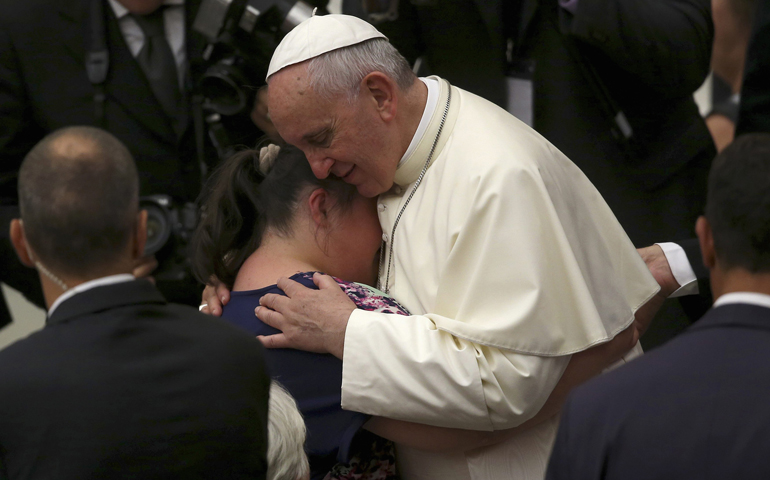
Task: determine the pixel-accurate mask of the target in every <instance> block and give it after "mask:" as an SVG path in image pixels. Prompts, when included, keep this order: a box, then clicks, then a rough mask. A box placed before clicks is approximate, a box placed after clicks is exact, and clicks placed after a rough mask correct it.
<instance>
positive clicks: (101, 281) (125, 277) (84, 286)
mask: <svg viewBox="0 0 770 480" xmlns="http://www.w3.org/2000/svg"><path fill="white" fill-rule="evenodd" d="M133 280H136V278H135V277H134V276H133V275H131V274H130V273H120V274H118V275H109V276H107V277H102V278H97V279H94V280H89V281H87V282H84V283H81V284H80V285H77V286H75V287H72V288H70V289H69V290H67V291H66V292H64V293H62V294H61V296H59V298H57V299H56V301H54V302H53V305H51V308H49V309H48V318H51V315H53V312H54V310H56V308H57V307H58V306H59V305H61V304H62V303H64V301H66V300H69V299H70V298H72V297H74V296H75V295H77V294H79V293H83V292H85V291H87V290H91V289H92V288H96V287H103V286H105V285H113V284H115V283H121V282H130V281H133Z"/></svg>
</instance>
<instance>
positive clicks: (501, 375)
mask: <svg viewBox="0 0 770 480" xmlns="http://www.w3.org/2000/svg"><path fill="white" fill-rule="evenodd" d="M431 317H432V315H413V316H410V317H405V316H402V315H391V314H383V313H375V312H367V311H364V310H356V311H354V312H353V314H352V315H351V316H350V320H349V321H348V328H347V332H346V334H345V353H344V358H345V359H355V360H354V361H345V362H343V388H342V407H343V408H345V409H346V410H354V411H359V412H364V413H368V414H371V415H378V416H383V417H388V418H396V419H400V420H408V421H412V422H418V423H425V424H429V425H436V426H441V427H453V428H465V429H470V430H500V429H504V428H511V427H515V426H517V425H519V424H521V423H523V422H524V421H526V420H528V419H529V418H531V417H533V416H534V415H535V414H536V413H537V412H538V411H539V410H540V408H541V407H542V406H543V403H545V400H546V399H547V398H548V396H549V395H550V393H551V391H552V390H553V388H554V386H555V385H556V383H557V382H558V381H559V379H560V378H561V375H562V373H564V369H565V368H567V364H568V363H569V359H570V358H571V357H570V355H565V356H559V357H540V356H534V355H523V354H518V353H515V352H511V351H507V350H500V349H498V348H495V347H488V346H484V345H478V344H474V343H472V342H469V341H467V340H464V339H461V338H457V337H454V336H452V335H451V334H449V333H447V332H444V331H441V330H438V329H437V328H436V324H435V323H434V321H433V320H432V319H431ZM484 419H486V421H484Z"/></svg>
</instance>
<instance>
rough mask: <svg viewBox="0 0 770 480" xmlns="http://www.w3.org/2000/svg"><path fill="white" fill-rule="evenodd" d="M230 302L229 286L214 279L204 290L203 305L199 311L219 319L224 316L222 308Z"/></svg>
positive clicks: (202, 295)
mask: <svg viewBox="0 0 770 480" xmlns="http://www.w3.org/2000/svg"><path fill="white" fill-rule="evenodd" d="M229 301H230V290H228V289H227V285H225V284H224V283H221V282H220V281H218V280H217V279H216V278H213V277H212V278H211V283H210V284H209V285H206V288H204V289H203V294H201V305H200V307H199V308H198V309H199V310H200V311H201V312H203V313H207V314H209V315H214V316H215V317H219V316H221V315H222V307H224V306H225V305H227V302H229Z"/></svg>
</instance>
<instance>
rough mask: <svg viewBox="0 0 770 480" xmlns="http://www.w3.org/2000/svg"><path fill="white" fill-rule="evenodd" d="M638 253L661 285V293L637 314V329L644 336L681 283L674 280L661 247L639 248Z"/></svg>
mask: <svg viewBox="0 0 770 480" xmlns="http://www.w3.org/2000/svg"><path fill="white" fill-rule="evenodd" d="M636 251H637V252H639V255H640V256H641V257H642V260H644V263H645V264H646V265H647V268H648V269H649V270H650V273H651V274H652V276H653V278H655V281H657V282H658V285H660V291H659V292H658V293H657V294H656V295H655V296H654V297H652V298H651V299H650V301H648V302H647V303H646V304H644V305H643V306H642V307H641V308H640V309H639V310H637V312H636V324H637V328H638V329H639V331H640V332H641V333H642V334H643V333H644V332H645V330H647V327H649V326H650V323H651V322H652V319H653V317H654V316H655V314H656V313H658V310H660V307H661V306H662V305H663V302H664V301H665V300H666V299H667V298H668V297H669V295H671V294H672V293H674V292H675V291H676V290H677V289H678V288H679V283H677V281H676V279H675V278H674V273H673V272H672V271H671V266H669V264H668V260H667V259H666V255H665V254H664V253H663V249H662V248H660V246H658V245H651V246H649V247H644V248H638V249H637V250H636Z"/></svg>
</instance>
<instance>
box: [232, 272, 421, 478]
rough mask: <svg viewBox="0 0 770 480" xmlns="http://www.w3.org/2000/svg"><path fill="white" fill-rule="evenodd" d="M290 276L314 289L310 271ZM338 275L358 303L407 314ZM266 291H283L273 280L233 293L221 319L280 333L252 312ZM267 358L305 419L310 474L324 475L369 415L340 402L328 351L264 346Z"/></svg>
mask: <svg viewBox="0 0 770 480" xmlns="http://www.w3.org/2000/svg"><path fill="white" fill-rule="evenodd" d="M291 279H292V280H294V281H296V282H299V283H301V284H302V285H304V286H306V287H308V288H313V289H315V288H317V287H316V286H315V284H314V283H313V272H304V273H298V274H296V275H293V276H292V277H291ZM336 280H337V281H338V283H340V286H341V287H342V288H343V290H344V291H345V292H346V293H347V294H348V296H349V297H350V298H351V300H353V302H354V303H356V305H357V307H358V308H362V309H365V310H374V311H380V312H386V313H399V314H403V315H408V312H407V311H406V309H405V308H404V307H402V306H401V305H399V304H398V303H397V302H395V300H393V299H392V298H390V297H388V296H385V295H384V294H382V293H381V292H378V291H376V290H374V289H372V288H371V287H366V286H364V285H360V284H355V283H349V282H344V281H341V280H339V279H336ZM268 293H277V294H279V295H283V291H282V290H280V289H279V288H278V287H277V286H276V285H271V286H268V287H265V288H260V289H258V290H249V291H241V292H237V291H236V292H232V293H231V294H230V302H229V303H228V304H227V305H226V306H225V307H224V309H223V313H222V318H224V319H226V320H228V321H230V322H232V323H234V324H235V325H238V326H239V327H241V328H243V329H244V330H246V331H248V332H250V333H251V334H253V335H274V334H276V333H280V332H279V330H277V329H275V328H273V327H271V326H269V325H267V324H265V323H263V322H262V321H260V320H259V319H258V318H257V317H256V315H254V309H255V308H256V307H257V306H258V305H259V299H260V298H262V296H263V295H265V294H268ZM265 360H266V363H267V367H268V371H269V372H270V376H271V377H272V378H273V379H275V380H277V381H278V382H280V383H281V384H282V385H283V386H285V387H286V389H287V390H288V391H289V393H291V395H292V396H293V397H294V399H295V400H296V401H297V406H298V407H299V410H300V412H302V415H303V417H304V418H305V424H306V426H307V441H306V444H305V450H306V451H307V453H308V457H309V459H310V468H311V477H312V478H314V479H315V478H323V477H324V475H325V474H326V473H327V472H329V471H330V469H331V468H332V467H334V465H335V464H337V463H348V462H349V461H350V458H351V456H352V454H354V453H355V452H354V451H352V450H354V449H353V448H352V447H353V445H354V438H355V437H356V434H357V433H358V432H359V430H361V427H362V426H363V424H364V423H365V422H366V421H367V420H368V419H369V415H365V414H363V413H358V412H350V411H346V410H343V409H342V408H341V406H340V404H341V396H342V360H340V359H338V358H337V357H335V356H333V355H330V354H318V353H310V352H303V351H300V350H293V349H270V350H265Z"/></svg>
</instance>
